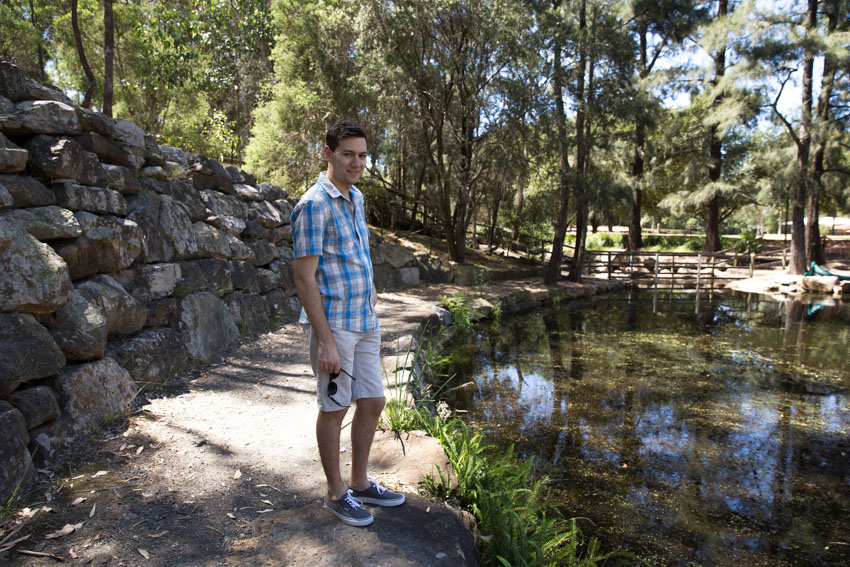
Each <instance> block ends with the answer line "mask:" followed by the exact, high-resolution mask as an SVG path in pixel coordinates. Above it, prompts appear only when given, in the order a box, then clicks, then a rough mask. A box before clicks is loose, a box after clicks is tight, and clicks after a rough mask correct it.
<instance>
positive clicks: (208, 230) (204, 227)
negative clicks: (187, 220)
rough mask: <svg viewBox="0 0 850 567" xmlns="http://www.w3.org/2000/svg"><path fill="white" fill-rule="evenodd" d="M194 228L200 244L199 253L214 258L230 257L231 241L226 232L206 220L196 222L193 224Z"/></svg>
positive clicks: (197, 241)
mask: <svg viewBox="0 0 850 567" xmlns="http://www.w3.org/2000/svg"><path fill="white" fill-rule="evenodd" d="M192 230H193V231H194V232H195V242H196V243H197V244H198V255H200V256H202V257H212V258H229V257H230V243H229V242H228V241H227V236H226V235H225V233H224V232H222V231H220V230H218V229H217V228H215V227H213V226H210V225H208V224H207V223H205V222H196V223H195V224H193V225H192Z"/></svg>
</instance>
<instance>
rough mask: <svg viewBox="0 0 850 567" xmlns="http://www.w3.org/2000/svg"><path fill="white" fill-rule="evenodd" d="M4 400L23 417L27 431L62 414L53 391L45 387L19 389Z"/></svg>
mask: <svg viewBox="0 0 850 567" xmlns="http://www.w3.org/2000/svg"><path fill="white" fill-rule="evenodd" d="M5 399H6V401H7V402H9V403H10V404H12V406H13V407H14V408H15V409H17V410H18V411H19V412H21V415H23V416H24V420H25V421H26V424H27V429H33V428H36V427H38V426H39V425H42V424H43V423H47V422H48V421H50V420H53V419H56V418H57V417H59V416H60V415H61V414H62V411H61V410H60V409H59V403H58V402H57V401H56V396H55V395H54V393H53V390H51V389H50V388H48V387H47V386H35V387H33V388H19V389H17V390H15V391H14V392H12V393H11V394H9V395H7V396H6V398H5Z"/></svg>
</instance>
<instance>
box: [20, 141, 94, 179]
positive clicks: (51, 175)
mask: <svg viewBox="0 0 850 567" xmlns="http://www.w3.org/2000/svg"><path fill="white" fill-rule="evenodd" d="M26 149H27V151H28V152H29V161H28V162H27V163H28V166H29V169H30V171H32V172H33V174H34V175H35V176H37V177H40V178H42V179H48V180H51V181H68V180H70V181H77V182H79V183H82V184H84V185H95V184H97V182H98V180H99V179H100V175H101V167H100V161H98V159H97V156H96V155H94V154H93V153H91V152H87V151H85V150H84V149H83V148H82V147H81V146H80V144H78V143H77V142H75V141H74V140H72V139H71V138H55V137H52V136H45V135H39V136H36V137H34V138H31V139H30V141H29V142H27V145H26Z"/></svg>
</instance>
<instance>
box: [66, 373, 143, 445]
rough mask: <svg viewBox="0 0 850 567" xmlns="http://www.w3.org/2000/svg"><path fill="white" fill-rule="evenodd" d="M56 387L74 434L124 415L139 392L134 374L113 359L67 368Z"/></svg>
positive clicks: (67, 424) (70, 428) (68, 426)
mask: <svg viewBox="0 0 850 567" xmlns="http://www.w3.org/2000/svg"><path fill="white" fill-rule="evenodd" d="M55 386H56V390H57V391H58V393H59V399H60V407H61V408H62V421H63V422H64V423H65V425H66V426H67V428H68V429H69V430H71V431H73V432H88V431H89V430H90V429H92V428H93V427H97V426H98V425H100V424H101V423H102V422H103V420H105V419H106V418H108V417H111V416H113V415H115V414H117V413H119V412H121V411H123V410H124V408H126V407H127V406H128V405H129V404H130V402H131V401H132V400H133V396H134V395H135V392H136V388H135V386H134V385H133V379H132V378H131V376H130V374H129V373H128V372H127V371H126V370H125V369H123V368H121V366H119V365H118V363H117V362H115V361H114V360H113V359H111V358H109V357H107V358H101V359H100V360H96V361H94V362H87V363H85V364H80V365H77V366H69V367H67V368H65V369H64V370H62V372H61V373H60V374H59V377H58V378H57V379H56V382H55Z"/></svg>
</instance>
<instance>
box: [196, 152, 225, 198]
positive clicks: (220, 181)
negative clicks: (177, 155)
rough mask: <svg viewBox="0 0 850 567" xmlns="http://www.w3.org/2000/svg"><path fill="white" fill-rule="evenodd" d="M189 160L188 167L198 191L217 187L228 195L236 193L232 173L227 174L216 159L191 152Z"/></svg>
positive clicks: (216, 188)
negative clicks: (231, 177)
mask: <svg viewBox="0 0 850 567" xmlns="http://www.w3.org/2000/svg"><path fill="white" fill-rule="evenodd" d="M188 162H189V164H188V167H187V168H186V169H187V171H188V172H189V176H190V177H191V178H192V184H193V185H194V186H195V189H197V190H198V191H203V190H205V189H215V190H217V191H221V192H222V193H227V194H228V195H232V194H234V193H235V191H234V189H233V181H231V179H230V175H228V174H227V171H225V169H224V166H222V165H221V164H220V163H218V162H217V161H215V160H214V159H210V158H208V157H206V156H204V155H201V154H190V155H189V156H188Z"/></svg>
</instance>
